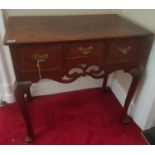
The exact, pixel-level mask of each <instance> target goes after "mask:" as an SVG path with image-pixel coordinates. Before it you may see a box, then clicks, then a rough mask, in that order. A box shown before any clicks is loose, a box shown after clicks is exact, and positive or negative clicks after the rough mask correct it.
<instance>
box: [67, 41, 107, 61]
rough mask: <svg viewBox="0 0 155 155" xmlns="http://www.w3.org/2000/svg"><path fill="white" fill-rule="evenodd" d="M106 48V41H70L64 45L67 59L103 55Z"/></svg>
mask: <svg viewBox="0 0 155 155" xmlns="http://www.w3.org/2000/svg"><path fill="white" fill-rule="evenodd" d="M104 50H105V44H104V43H94V42H86V43H68V44H65V45H64V55H65V59H66V60H69V59H79V58H88V57H89V58H93V57H102V56H103V51H104Z"/></svg>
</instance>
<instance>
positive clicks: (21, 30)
mask: <svg viewBox="0 0 155 155" xmlns="http://www.w3.org/2000/svg"><path fill="white" fill-rule="evenodd" d="M149 34H152V33H151V32H150V31H148V30H146V29H144V28H142V27H140V26H138V25H136V24H134V23H132V22H130V21H129V20H126V19H125V18H123V17H121V16H119V15H115V14H107V15H70V16H11V17H9V18H8V22H7V26H6V34H5V37H4V43H5V44H7V45H9V44H21V43H42V42H62V41H75V40H76V41H77V40H91V39H105V38H106V39H108V38H109V39H111V38H122V37H133V36H143V35H149Z"/></svg>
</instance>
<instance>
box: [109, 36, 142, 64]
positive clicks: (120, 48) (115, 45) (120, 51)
mask: <svg viewBox="0 0 155 155" xmlns="http://www.w3.org/2000/svg"><path fill="white" fill-rule="evenodd" d="M142 46H143V41H142V40H141V39H134V40H118V41H112V42H110V43H109V51H108V53H107V57H106V63H107V64H115V63H122V62H134V63H137V62H138V61H140V56H141V55H142V53H143V51H142Z"/></svg>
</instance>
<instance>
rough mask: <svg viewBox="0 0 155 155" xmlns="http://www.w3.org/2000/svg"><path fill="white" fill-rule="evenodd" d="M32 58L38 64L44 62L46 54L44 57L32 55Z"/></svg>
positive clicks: (46, 57)
mask: <svg viewBox="0 0 155 155" xmlns="http://www.w3.org/2000/svg"><path fill="white" fill-rule="evenodd" d="M32 57H33V59H34V60H37V61H39V62H45V61H46V60H47V59H48V54H44V55H38V54H34V55H33V56H32Z"/></svg>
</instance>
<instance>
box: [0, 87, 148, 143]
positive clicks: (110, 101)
mask: <svg viewBox="0 0 155 155" xmlns="http://www.w3.org/2000/svg"><path fill="white" fill-rule="evenodd" d="M29 109H30V114H31V117H32V123H33V128H34V132H35V137H36V139H35V141H34V142H33V143H31V144H112V145H113V144H122V145H123V144H134V145H139V144H146V142H145V140H144V139H143V137H142V136H141V134H140V129H139V128H138V126H136V124H135V123H134V122H131V123H130V124H129V125H123V124H122V123H121V110H122V108H121V106H120V104H119V103H118V101H117V99H116V98H115V97H114V95H113V94H112V92H111V91H109V92H108V93H106V94H103V92H102V90H101V89H88V90H82V91H75V92H69V93H62V94H57V95H49V96H41V97H35V98H34V99H33V101H32V102H31V103H29ZM24 136H25V126H24V122H23V120H22V117H21V115H20V113H19V111H18V108H17V105H16V104H12V105H7V106H3V107H0V144H25V143H24V141H23V139H24Z"/></svg>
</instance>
